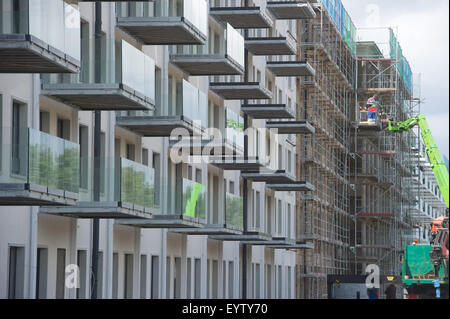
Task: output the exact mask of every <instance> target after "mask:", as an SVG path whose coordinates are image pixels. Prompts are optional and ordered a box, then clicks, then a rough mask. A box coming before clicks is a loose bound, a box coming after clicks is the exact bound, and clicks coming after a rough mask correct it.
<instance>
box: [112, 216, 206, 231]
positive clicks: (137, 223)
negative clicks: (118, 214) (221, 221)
mask: <svg viewBox="0 0 450 319" xmlns="http://www.w3.org/2000/svg"><path fill="white" fill-rule="evenodd" d="M116 224H119V225H125V226H133V227H139V228H145V229H157V228H178V229H186V228H202V227H203V226H204V222H203V221H202V220H200V219H197V218H191V217H187V216H183V215H153V216H152V218H151V219H125V220H118V221H116ZM181 232H183V231H181Z"/></svg>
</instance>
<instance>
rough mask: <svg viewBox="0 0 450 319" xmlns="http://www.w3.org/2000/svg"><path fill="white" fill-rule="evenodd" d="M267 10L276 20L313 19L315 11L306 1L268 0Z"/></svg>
mask: <svg viewBox="0 0 450 319" xmlns="http://www.w3.org/2000/svg"><path fill="white" fill-rule="evenodd" d="M267 10H269V11H270V12H271V13H272V15H273V16H274V17H275V18H276V19H277V20H296V19H314V18H315V17H316V13H315V12H314V9H313V8H312V6H311V4H309V3H308V2H300V1H268V2H267Z"/></svg>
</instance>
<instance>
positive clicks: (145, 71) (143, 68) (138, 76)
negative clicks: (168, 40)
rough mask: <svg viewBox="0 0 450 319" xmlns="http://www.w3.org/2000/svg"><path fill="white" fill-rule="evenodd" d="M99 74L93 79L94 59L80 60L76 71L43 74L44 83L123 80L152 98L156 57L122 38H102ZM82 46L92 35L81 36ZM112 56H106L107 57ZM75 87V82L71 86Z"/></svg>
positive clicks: (112, 81) (92, 41) (118, 81)
mask: <svg viewBox="0 0 450 319" xmlns="http://www.w3.org/2000/svg"><path fill="white" fill-rule="evenodd" d="M101 42H102V43H101V45H102V55H103V56H104V58H102V59H101V76H100V80H96V79H95V78H94V76H93V74H94V73H95V72H92V71H93V68H95V64H96V63H95V61H94V60H90V59H89V58H87V59H83V60H82V66H81V72H80V73H79V74H43V75H41V77H42V81H43V83H44V84H74V85H79V84H122V85H124V86H127V87H129V88H130V89H131V90H132V91H134V92H136V94H140V95H142V96H144V97H145V98H146V99H149V100H150V101H152V102H153V103H154V101H155V61H154V60H153V59H151V58H150V57H149V56H147V55H146V54H145V53H144V52H142V51H140V50H138V49H136V48H135V47H133V46H132V45H131V44H129V43H128V42H126V41H125V40H119V41H116V40H112V39H102V40H101ZM82 43H83V44H82V46H83V47H85V48H88V47H89V46H94V44H95V41H94V40H92V39H83V40H82ZM110 56H112V57H113V58H105V57H110ZM74 87H76V86H74Z"/></svg>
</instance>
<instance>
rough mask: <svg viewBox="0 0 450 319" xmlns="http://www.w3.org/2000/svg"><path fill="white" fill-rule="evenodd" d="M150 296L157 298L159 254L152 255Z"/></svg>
mask: <svg viewBox="0 0 450 319" xmlns="http://www.w3.org/2000/svg"><path fill="white" fill-rule="evenodd" d="M151 293H152V294H151V298H152V299H158V298H159V256H152V289H151Z"/></svg>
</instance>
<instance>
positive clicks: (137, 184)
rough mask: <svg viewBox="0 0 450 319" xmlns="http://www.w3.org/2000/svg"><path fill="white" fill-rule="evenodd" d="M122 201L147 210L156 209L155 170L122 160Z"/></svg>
mask: <svg viewBox="0 0 450 319" xmlns="http://www.w3.org/2000/svg"><path fill="white" fill-rule="evenodd" d="M120 201H121V202H125V203H130V204H135V205H139V206H144V207H147V208H154V207H155V170H154V169H153V168H150V167H148V166H144V165H142V164H139V163H136V162H133V161H130V160H127V159H125V158H121V159H120Z"/></svg>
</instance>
